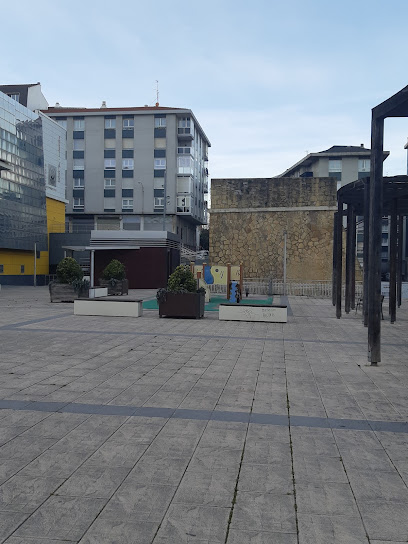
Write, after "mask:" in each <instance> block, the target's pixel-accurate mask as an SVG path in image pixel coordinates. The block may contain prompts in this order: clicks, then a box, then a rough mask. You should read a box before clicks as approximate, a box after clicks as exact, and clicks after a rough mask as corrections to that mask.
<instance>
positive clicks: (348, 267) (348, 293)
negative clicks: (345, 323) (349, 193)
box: [344, 204, 353, 314]
mask: <svg viewBox="0 0 408 544" xmlns="http://www.w3.org/2000/svg"><path fill="white" fill-rule="evenodd" d="M352 221H353V208H352V207H351V206H350V204H347V236H346V296H345V301H344V309H345V312H346V314H349V313H350V305H351V274H352V257H351V251H352V244H353V242H352V235H353V232H352V231H353V229H352Z"/></svg>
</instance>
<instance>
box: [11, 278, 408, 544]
mask: <svg viewBox="0 0 408 544" xmlns="http://www.w3.org/2000/svg"><path fill="white" fill-rule="evenodd" d="M132 295H133V296H135V295H136V296H142V297H148V296H152V295H153V296H154V292H153V291H151V292H148V291H145V292H133V293H132ZM275 302H279V297H277V299H276V300H275ZM385 313H387V312H386V311H385ZM386 317H387V316H386ZM382 338H383V362H382V363H381V364H380V365H379V366H378V367H377V368H376V367H371V366H368V364H367V357H366V350H367V330H366V329H364V327H363V325H362V324H361V313H360V314H359V315H356V314H355V313H354V312H353V313H352V314H350V315H348V316H345V317H344V318H342V319H341V320H340V321H339V320H337V319H336V318H335V312H334V308H333V306H332V305H331V301H329V300H323V299H311V298H303V297H289V319H288V323H287V324H284V325H282V324H269V323H247V322H226V321H221V322H220V321H218V313H217V312H207V313H206V316H205V319H203V320H184V319H166V318H164V319H159V316H158V312H157V311H154V310H147V311H144V315H143V317H142V318H139V319H132V318H107V317H84V316H74V315H73V305H72V304H51V303H50V302H49V295H48V290H47V288H46V287H37V288H34V287H7V286H6V287H3V288H2V290H1V291H0V346H1V348H0V349H1V351H0V375H1V381H0V408H1V410H0V484H1V485H0V542H1V543H3V542H4V543H7V544H61V542H79V543H80V544H150V543H152V544H183V543H189V544H193V543H197V544H225V543H227V544H340V543H342V544H357V543H368V542H370V543H371V544H380V543H384V542H387V543H388V544H395V543H400V542H407V541H408V488H407V484H408V455H407V453H408V449H407V445H408V424H407V417H408V395H407V385H408V355H407V353H408V352H407V348H408V303H405V307H403V308H401V311H399V313H398V321H397V322H396V323H395V324H394V325H391V324H390V322H389V321H388V320H387V319H386V320H385V321H384V322H383V329H382ZM1 399H2V400H1Z"/></svg>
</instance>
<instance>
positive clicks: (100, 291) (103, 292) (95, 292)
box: [89, 287, 108, 298]
mask: <svg viewBox="0 0 408 544" xmlns="http://www.w3.org/2000/svg"><path fill="white" fill-rule="evenodd" d="M107 296H108V288H107V287H92V288H91V289H89V298H99V297H107Z"/></svg>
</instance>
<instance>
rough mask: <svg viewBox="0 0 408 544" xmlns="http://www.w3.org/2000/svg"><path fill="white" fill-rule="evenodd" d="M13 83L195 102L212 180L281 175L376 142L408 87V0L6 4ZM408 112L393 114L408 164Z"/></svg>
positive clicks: (395, 146)
mask: <svg viewBox="0 0 408 544" xmlns="http://www.w3.org/2000/svg"><path fill="white" fill-rule="evenodd" d="M1 19H2V62H1V72H0V73H1V78H0V84H3V85H5V84H12V83H35V82H37V81H39V82H41V85H42V90H43V93H44V95H45V97H46V98H47V100H48V102H49V103H50V105H51V106H52V105H54V104H55V103H56V102H59V103H60V104H61V105H62V106H76V107H80V106H83V107H100V105H101V103H102V101H103V100H105V101H106V102H107V106H108V107H125V106H143V105H145V104H148V105H154V104H155V102H156V80H158V88H159V102H160V105H161V106H168V107H182V108H190V109H191V110H192V111H193V112H194V114H195V116H196V117H197V119H198V121H199V122H200V124H201V126H202V128H203V129H204V131H205V133H206V135H207V137H208V138H209V140H210V142H211V149H210V153H209V175H210V177H212V178H234V177H272V176H276V175H279V174H281V173H282V172H283V171H285V170H286V169H287V168H289V167H290V166H292V165H293V164H295V163H296V162H298V161H299V160H301V159H302V158H303V157H304V156H305V155H306V154H307V153H312V152H318V151H322V150H325V149H328V148H329V147H331V146H333V145H357V146H358V145H360V144H362V143H363V144H364V145H365V147H367V148H369V147H370V130H371V125H370V123H371V109H372V108H373V107H374V106H376V105H377V104H379V103H381V102H383V101H384V100H386V99H387V98H389V97H390V96H391V95H393V94H395V93H396V92H398V91H399V90H401V89H402V88H403V87H405V86H406V85H408V48H407V41H406V37H407V34H408V1H407V0H388V2H385V1H384V0H353V1H351V0H341V1H338V2H333V1H329V0H324V1H323V0H286V1H282V0H280V1H277V0H269V1H265V0H252V2H248V1H243V0H234V1H231V0H218V1H214V0H207V1H205V2H203V1H201V2H197V1H194V0H191V1H190V2H186V1H183V2H181V1H179V0H172V1H170V0H168V1H165V0H155V1H154V0H151V1H150V2H146V1H140V0H131V1H128V0H117V1H116V2H106V1H104V0H99V1H98V2H96V1H94V0H82V1H78V0H70V1H67V0H58V1H55V0H52V1H49V0H37V1H35V2H33V1H32V0H20V1H19V2H7V3H2V6H1ZM407 137H408V118H405V119H391V120H386V122H385V144H384V147H385V149H386V150H389V151H390V152H391V154H390V157H389V158H388V159H387V160H386V161H385V163H384V174H385V175H390V176H391V175H398V174H406V173H407V151H406V150H404V145H405V144H406V142H407Z"/></svg>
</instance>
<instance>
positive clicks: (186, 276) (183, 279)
mask: <svg viewBox="0 0 408 544" xmlns="http://www.w3.org/2000/svg"><path fill="white" fill-rule="evenodd" d="M167 290H168V291H169V292H171V293H195V292H196V291H197V280H196V279H195V278H194V275H193V273H192V272H191V270H190V267H189V266H187V265H182V264H181V265H179V266H178V267H177V268H176V269H175V270H174V272H173V274H171V275H170V277H169V280H168V282H167Z"/></svg>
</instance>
